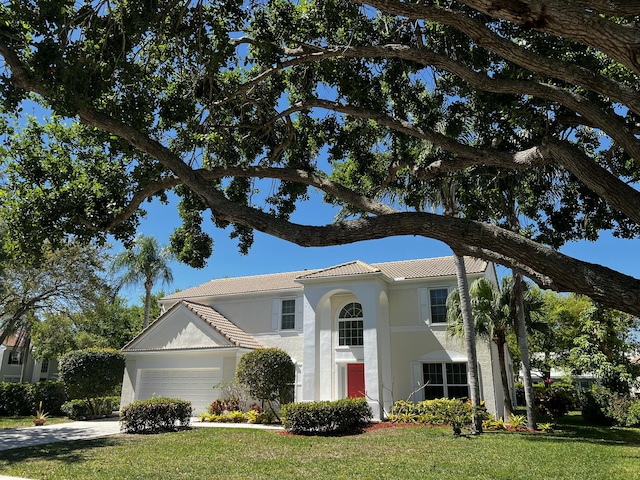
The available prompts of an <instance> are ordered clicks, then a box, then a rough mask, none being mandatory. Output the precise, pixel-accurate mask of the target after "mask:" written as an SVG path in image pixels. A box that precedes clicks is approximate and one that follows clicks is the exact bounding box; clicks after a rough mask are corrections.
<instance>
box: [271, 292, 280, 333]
mask: <svg viewBox="0 0 640 480" xmlns="http://www.w3.org/2000/svg"><path fill="white" fill-rule="evenodd" d="M281 303H282V301H281V300H280V299H279V298H274V299H273V301H272V304H271V327H272V328H273V330H275V331H277V330H280V305H281Z"/></svg>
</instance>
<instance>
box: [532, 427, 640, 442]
mask: <svg viewBox="0 0 640 480" xmlns="http://www.w3.org/2000/svg"><path fill="white" fill-rule="evenodd" d="M558 429H559V431H556V432H554V433H551V434H542V435H538V434H531V435H526V436H524V437H523V438H526V439H527V440H531V441H534V442H554V441H555V442H558V441H562V442H566V441H567V440H570V441H573V442H588V443H597V444H599V445H629V446H636V445H637V446H640V429H638V428H617V427H600V426H593V425H559V426H558Z"/></svg>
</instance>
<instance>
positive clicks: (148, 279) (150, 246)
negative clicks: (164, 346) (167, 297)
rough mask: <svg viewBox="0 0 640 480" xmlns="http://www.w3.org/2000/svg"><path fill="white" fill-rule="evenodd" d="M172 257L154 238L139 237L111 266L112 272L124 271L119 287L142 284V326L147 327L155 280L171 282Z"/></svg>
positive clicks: (165, 282) (116, 257)
mask: <svg viewBox="0 0 640 480" xmlns="http://www.w3.org/2000/svg"><path fill="white" fill-rule="evenodd" d="M173 259H174V255H173V254H172V253H171V251H170V250H169V249H168V248H167V247H160V245H159V244H158V241H157V240H156V238H155V237H154V236H150V237H146V236H144V235H139V236H137V237H136V239H135V240H134V241H133V246H132V247H131V248H129V249H126V250H123V251H121V252H120V253H118V254H117V255H116V256H115V258H114V260H113V264H112V270H113V271H114V272H120V271H124V273H123V274H122V276H121V278H120V286H123V285H136V284H139V283H143V284H144V290H145V301H144V326H143V328H147V326H148V325H149V310H150V308H151V290H152V289H153V285H154V283H155V282H156V281H157V280H159V279H160V280H162V282H163V283H164V284H167V285H168V284H169V283H171V282H172V281H173V275H172V273H171V269H170V268H169V263H170V262H171V261H172V260H173Z"/></svg>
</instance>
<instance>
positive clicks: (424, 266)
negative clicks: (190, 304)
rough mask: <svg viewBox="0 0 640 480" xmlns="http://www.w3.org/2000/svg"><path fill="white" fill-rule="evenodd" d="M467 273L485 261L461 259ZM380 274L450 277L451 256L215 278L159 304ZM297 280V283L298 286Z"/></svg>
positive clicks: (481, 267) (453, 269)
mask: <svg viewBox="0 0 640 480" xmlns="http://www.w3.org/2000/svg"><path fill="white" fill-rule="evenodd" d="M464 263H465V267H466V269H467V273H469V274H478V273H483V272H485V271H486V269H487V265H488V262H486V261H484V260H479V259H477V258H472V257H464ZM375 273H381V274H383V275H384V276H386V277H387V279H388V280H389V281H392V280H393V279H419V278H434V277H443V276H454V275H455V274H456V266H455V262H454V259H453V257H439V258H424V259H420V260H403V261H399V262H387V263H377V264H376V263H374V264H368V263H365V262H362V261H360V260H355V261H353V262H348V263H343V264H341V265H335V266H332V267H329V268H323V269H319V270H302V271H297V272H285V273H273V274H267V275H254V276H249V277H235V278H219V279H215V280H210V281H209V282H207V283H203V284H202V285H198V286H195V287H192V288H187V289H186V290H182V291H180V292H176V293H172V294H171V295H168V296H166V297H163V298H162V302H163V303H164V302H165V301H171V300H174V301H176V300H185V299H186V300H188V299H194V298H203V297H213V296H218V295H237V294H243V293H258V292H271V291H277V290H298V289H302V283H301V282H303V281H305V280H309V279H320V278H337V277H348V276H354V275H368V274H375ZM299 281H301V282H300V283H299Z"/></svg>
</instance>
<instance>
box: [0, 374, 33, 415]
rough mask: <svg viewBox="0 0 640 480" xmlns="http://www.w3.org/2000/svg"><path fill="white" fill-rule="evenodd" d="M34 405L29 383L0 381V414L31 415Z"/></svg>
mask: <svg viewBox="0 0 640 480" xmlns="http://www.w3.org/2000/svg"><path fill="white" fill-rule="evenodd" d="M34 406H35V400H34V398H33V394H32V390H31V384H29V383H11V382H2V383H0V415H2V416H16V415H31V414H32V413H33V410H34Z"/></svg>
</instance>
